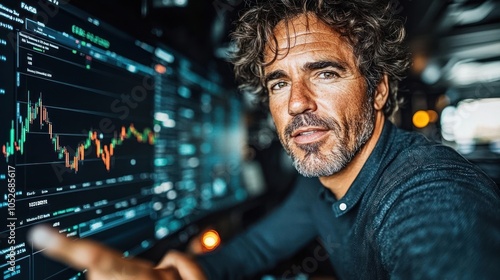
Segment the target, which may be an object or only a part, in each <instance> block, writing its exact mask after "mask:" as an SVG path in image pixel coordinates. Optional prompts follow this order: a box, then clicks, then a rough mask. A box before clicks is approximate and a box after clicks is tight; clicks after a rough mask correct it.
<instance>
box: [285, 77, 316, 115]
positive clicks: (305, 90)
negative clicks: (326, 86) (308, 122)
mask: <svg viewBox="0 0 500 280" xmlns="http://www.w3.org/2000/svg"><path fill="white" fill-rule="evenodd" d="M316 109H317V105H316V94H315V93H314V92H313V91H312V90H311V89H310V88H309V86H308V85H307V84H306V83H304V82H303V81H296V82H293V83H292V86H291V91H290V98H289V100H288V113H289V114H290V115H291V116H295V115H298V114H302V113H306V112H309V111H316Z"/></svg>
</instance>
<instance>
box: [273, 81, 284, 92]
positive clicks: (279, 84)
mask: <svg viewBox="0 0 500 280" xmlns="http://www.w3.org/2000/svg"><path fill="white" fill-rule="evenodd" d="M286 86H287V83H286V82H277V83H275V84H273V85H271V90H272V91H275V90H280V89H282V88H284V87H286Z"/></svg>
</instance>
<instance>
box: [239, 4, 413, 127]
mask: <svg viewBox="0 0 500 280" xmlns="http://www.w3.org/2000/svg"><path fill="white" fill-rule="evenodd" d="M258 2H261V3H257V4H256V5H253V6H251V7H250V8H249V9H248V10H247V11H246V12H244V13H243V14H242V16H241V17H240V18H239V20H237V21H236V22H235V24H236V28H235V30H234V31H233V32H232V34H231V38H232V41H233V43H235V47H236V48H235V51H234V52H233V53H232V58H231V62H232V63H233V64H234V72H235V76H236V80H237V81H238V83H239V84H240V86H239V88H240V89H241V90H244V91H250V92H252V93H255V94H258V96H259V97H260V100H261V101H263V102H266V101H267V98H268V92H267V89H266V87H265V85H264V83H263V76H264V66H265V63H264V59H263V53H264V47H265V46H266V44H268V43H269V42H271V43H274V47H276V44H277V39H276V37H275V36H274V33H273V29H274V27H275V26H276V25H277V24H278V23H279V22H281V21H283V20H284V21H285V23H286V24H287V23H288V22H289V21H290V20H292V19H293V18H294V17H296V16H298V15H301V14H313V15H315V16H316V17H317V18H318V19H320V20H321V21H323V22H324V23H326V24H327V25H329V26H330V27H332V28H333V29H334V30H336V31H337V32H339V33H340V34H341V35H342V36H344V37H345V38H347V42H348V43H349V44H350V45H351V46H352V47H353V50H354V55H355V57H356V62H357V66H358V67H359V70H360V72H361V74H362V75H363V76H364V77H365V80H366V84H367V88H368V93H369V94H373V93H374V89H375V87H376V85H377V84H378V82H379V81H380V80H381V79H382V77H383V75H384V74H387V76H388V78H389V87H390V94H389V98H388V100H387V102H386V104H385V107H384V114H385V115H386V116H387V117H390V116H392V114H393V113H394V112H395V111H396V110H397V109H398V106H399V103H400V100H399V98H398V96H397V93H398V83H399V81H401V80H402V79H403V78H404V75H405V72H406V70H407V69H408V67H409V65H410V55H409V53H408V49H407V47H406V46H405V44H403V41H404V37H405V29H404V25H403V21H402V19H401V18H400V17H398V15H397V13H396V12H395V8H397V7H395V5H394V4H395V3H394V2H396V4H397V1H396V0H390V1H383V0H382V1H380V0H349V1H346V0H272V1H268V0H264V1H262V0H260V1H258ZM274 49H276V48H274ZM276 57H277V53H275V57H274V60H276ZM274 60H273V61H271V62H270V63H272V62H274Z"/></svg>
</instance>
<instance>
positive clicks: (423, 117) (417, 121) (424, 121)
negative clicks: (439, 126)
mask: <svg viewBox="0 0 500 280" xmlns="http://www.w3.org/2000/svg"><path fill="white" fill-rule="evenodd" d="M430 119H431V118H430V116H429V113H428V112H427V111H423V110H420V111H417V112H415V114H413V119H412V120H413V125H414V126H415V127H417V128H424V127H426V126H427V125H428V124H429V121H430Z"/></svg>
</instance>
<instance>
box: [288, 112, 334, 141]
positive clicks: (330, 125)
mask: <svg viewBox="0 0 500 280" xmlns="http://www.w3.org/2000/svg"><path fill="white" fill-rule="evenodd" d="M303 126H319V127H324V128H327V129H329V130H333V131H334V132H335V133H338V132H339V131H340V124H339V123H338V121H337V120H335V119H334V118H320V117H318V116H317V115H315V114H313V113H310V112H307V113H303V114H300V115H296V116H294V117H293V119H292V121H291V122H290V123H289V124H288V125H287V126H286V127H285V131H284V134H285V137H286V139H287V140H288V139H290V137H291V136H292V133H293V132H294V131H295V130H297V129H299V128H300V127H303Z"/></svg>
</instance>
